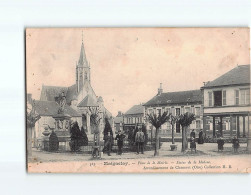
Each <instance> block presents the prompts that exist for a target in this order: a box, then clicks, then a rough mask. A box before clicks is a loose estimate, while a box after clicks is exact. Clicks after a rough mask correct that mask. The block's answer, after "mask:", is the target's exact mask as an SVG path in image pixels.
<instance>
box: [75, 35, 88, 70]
mask: <svg viewBox="0 0 251 195" xmlns="http://www.w3.org/2000/svg"><path fill="white" fill-rule="evenodd" d="M78 66H83V67H89V64H88V61H87V59H86V55H85V47H84V42H83V31H82V44H81V50H80V56H79V60H78Z"/></svg>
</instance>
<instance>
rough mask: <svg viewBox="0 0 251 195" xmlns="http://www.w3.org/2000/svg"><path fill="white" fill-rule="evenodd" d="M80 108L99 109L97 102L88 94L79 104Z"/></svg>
mask: <svg viewBox="0 0 251 195" xmlns="http://www.w3.org/2000/svg"><path fill="white" fill-rule="evenodd" d="M78 107H98V104H97V102H96V101H95V100H94V99H93V98H92V97H91V96H90V95H89V94H88V95H87V96H86V97H85V98H84V99H83V100H82V101H81V102H80V103H79V104H78Z"/></svg>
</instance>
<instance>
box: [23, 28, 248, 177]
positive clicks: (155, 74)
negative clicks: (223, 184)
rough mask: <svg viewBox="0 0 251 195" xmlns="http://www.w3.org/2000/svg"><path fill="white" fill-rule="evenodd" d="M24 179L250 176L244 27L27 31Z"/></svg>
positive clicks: (49, 29)
mask: <svg viewBox="0 0 251 195" xmlns="http://www.w3.org/2000/svg"><path fill="white" fill-rule="evenodd" d="M25 35H26V36H25V37H26V40H25V41H26V105H27V106H26V131H27V132H26V135H27V136H26V139H27V140H26V142H27V147H26V148H27V171H28V172H29V173H248V172H251V133H250V127H251V125H250V122H251V119H250V113H251V104H250V30H249V28H28V29H26V31H25Z"/></svg>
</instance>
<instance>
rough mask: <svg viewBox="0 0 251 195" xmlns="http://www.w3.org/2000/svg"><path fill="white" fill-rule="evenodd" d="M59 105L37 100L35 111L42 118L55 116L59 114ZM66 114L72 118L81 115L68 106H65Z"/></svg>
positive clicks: (53, 102)
mask: <svg viewBox="0 0 251 195" xmlns="http://www.w3.org/2000/svg"><path fill="white" fill-rule="evenodd" d="M58 108H59V105H58V104H57V102H55V101H41V100H35V111H36V112H37V113H38V114H39V115H40V116H54V115H55V114H57V113H58ZM64 113H65V114H68V115H70V116H72V117H79V116H81V114H80V113H79V112H78V111H76V110H74V109H73V108H71V107H70V106H68V105H65V110H64Z"/></svg>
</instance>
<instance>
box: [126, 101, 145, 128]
mask: <svg viewBox="0 0 251 195" xmlns="http://www.w3.org/2000/svg"><path fill="white" fill-rule="evenodd" d="M144 123H145V121H144V106H143V105H142V104H139V105H134V106H133V107H131V108H130V109H129V110H128V111H126V112H125V114H124V115H123V127H124V130H125V131H127V130H129V129H134V128H135V127H136V126H142V125H143V124H144Z"/></svg>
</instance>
